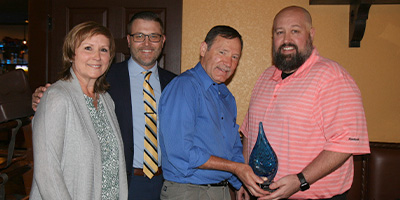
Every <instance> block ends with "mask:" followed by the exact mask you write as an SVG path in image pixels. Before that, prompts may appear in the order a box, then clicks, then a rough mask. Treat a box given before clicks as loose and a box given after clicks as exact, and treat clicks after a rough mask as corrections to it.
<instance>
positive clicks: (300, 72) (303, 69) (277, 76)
mask: <svg viewBox="0 0 400 200" xmlns="http://www.w3.org/2000/svg"><path fill="white" fill-rule="evenodd" d="M318 59H319V53H318V51H317V48H315V47H314V50H313V51H312V53H311V55H310V57H309V58H308V59H307V60H306V62H304V63H303V64H302V65H301V66H300V67H299V69H297V70H296V71H295V72H294V73H293V74H292V75H290V76H289V77H287V78H285V80H290V79H292V78H302V77H304V76H305V75H306V74H307V72H308V71H309V70H310V69H311V66H313V65H314V63H315V62H317V60H318ZM274 67H275V66H274ZM281 75H282V71H281V70H279V69H278V68H276V67H275V72H274V75H273V76H272V80H274V81H282V77H281Z"/></svg>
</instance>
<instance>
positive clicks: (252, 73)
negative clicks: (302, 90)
mask: <svg viewBox="0 0 400 200" xmlns="http://www.w3.org/2000/svg"><path fill="white" fill-rule="evenodd" d="M308 2H309V1H308V0H296V1H295V0H285V1H281V0H183V28H182V31H183V34H182V72H183V71H186V70H187V69H190V68H192V67H193V66H194V65H195V64H196V63H197V62H198V60H199V48H200V43H201V42H202V41H203V40H204V37H205V35H206V34H207V32H208V31H209V30H210V29H211V28H212V27H213V26H215V25H220V24H224V25H229V26H232V27H234V28H235V29H237V30H238V31H239V32H240V33H241V35H242V36H243V40H244V47H243V54H242V58H241V61H240V64H239V66H238V68H237V71H236V74H235V75H234V77H233V79H232V81H231V82H230V83H229V85H228V87H229V89H230V90H231V92H232V93H233V95H234V96H235V97H236V101H237V106H238V119H237V121H238V123H239V124H242V121H243V118H244V115H245V114H246V111H247V108H248V102H249V100H250V94H251V90H252V88H253V86H254V84H255V81H256V80H257V78H258V76H259V75H260V74H261V72H262V71H264V70H265V69H266V68H267V67H269V66H270V65H271V37H272V35H271V28H272V21H273V17H274V16H275V14H276V13H277V12H278V11H279V10H280V9H282V8H283V7H286V6H289V5H299V6H302V7H305V8H306V9H308V10H309V11H310V13H311V15H312V17H313V26H314V27H315V29H316V36H315V40H314V45H315V46H316V47H317V49H318V51H319V52H320V54H321V55H322V56H324V57H327V58H330V59H332V60H335V61H337V62H338V63H340V64H341V65H342V66H343V67H344V68H346V69H347V70H348V71H349V72H350V74H351V75H352V76H353V77H354V79H355V80H356V82H357V84H358V86H359V88H360V90H361V93H362V97H363V102H364V108H365V112H366V117H367V123H368V132H369V137H370V141H382V142H400V78H399V76H400V5H372V6H371V9H370V12H369V19H368V20H367V27H366V31H365V34H364V38H363V40H362V41H361V48H349V47H348V38H349V36H348V35H349V31H348V30H349V8H350V6H348V5H311V6H310V5H309V4H308Z"/></svg>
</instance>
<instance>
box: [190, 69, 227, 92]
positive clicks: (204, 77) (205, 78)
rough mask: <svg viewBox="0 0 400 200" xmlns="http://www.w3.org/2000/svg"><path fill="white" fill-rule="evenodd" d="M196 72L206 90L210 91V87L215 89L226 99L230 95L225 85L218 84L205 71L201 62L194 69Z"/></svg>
mask: <svg viewBox="0 0 400 200" xmlns="http://www.w3.org/2000/svg"><path fill="white" fill-rule="evenodd" d="M194 71H195V72H196V73H197V74H198V76H199V78H200V82H201V83H202V85H203V87H204V90H208V89H209V88H210V87H214V88H215V89H216V90H217V91H219V92H220V93H221V95H222V97H226V96H227V95H228V94H229V93H230V92H229V90H228V88H227V87H226V85H225V83H220V84H218V83H216V82H214V81H213V80H212V79H211V77H210V76H209V75H208V74H207V72H206V71H205V70H204V68H203V66H202V65H201V63H200V62H198V63H197V65H196V66H195V67H194Z"/></svg>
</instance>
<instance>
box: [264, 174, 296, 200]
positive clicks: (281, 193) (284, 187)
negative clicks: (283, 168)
mask: <svg viewBox="0 0 400 200" xmlns="http://www.w3.org/2000/svg"><path fill="white" fill-rule="evenodd" d="M269 187H270V188H271V189H276V190H275V191H274V192H273V193H271V194H270V195H267V196H264V197H261V198H259V200H272V199H285V198H288V197H290V196H292V195H293V194H294V193H296V192H298V191H299V190H300V181H299V178H297V176H296V175H295V174H290V175H287V176H284V177H282V178H281V179H279V180H278V181H276V182H273V183H272V184H271V185H270V186H269Z"/></svg>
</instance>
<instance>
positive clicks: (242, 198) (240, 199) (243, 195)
mask: <svg viewBox="0 0 400 200" xmlns="http://www.w3.org/2000/svg"><path fill="white" fill-rule="evenodd" d="M236 200H250V195H249V193H248V192H247V191H246V189H245V188H244V186H242V187H240V189H239V190H238V191H236Z"/></svg>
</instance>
